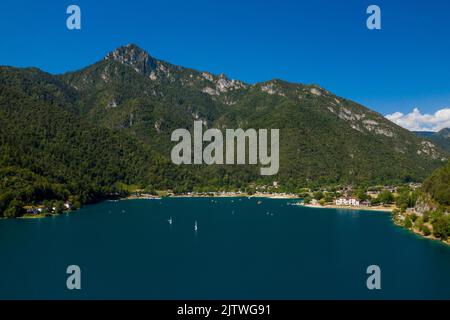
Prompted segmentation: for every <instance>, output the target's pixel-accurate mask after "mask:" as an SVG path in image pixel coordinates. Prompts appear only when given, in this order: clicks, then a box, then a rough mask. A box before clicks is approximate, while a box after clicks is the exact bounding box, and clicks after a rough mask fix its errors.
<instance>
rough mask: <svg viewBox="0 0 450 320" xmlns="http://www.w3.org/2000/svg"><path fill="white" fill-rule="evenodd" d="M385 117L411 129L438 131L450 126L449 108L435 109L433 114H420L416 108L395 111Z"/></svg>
mask: <svg viewBox="0 0 450 320" xmlns="http://www.w3.org/2000/svg"><path fill="white" fill-rule="evenodd" d="M386 118H387V119H389V120H391V121H392V122H394V123H396V124H398V125H399V126H401V127H403V128H405V129H408V130H411V131H440V130H442V129H444V128H450V108H444V109H441V110H439V111H436V112H435V113H434V114H422V113H420V110H419V109H418V108H414V110H413V111H412V112H411V113H408V114H403V113H401V112H395V113H393V114H388V115H386Z"/></svg>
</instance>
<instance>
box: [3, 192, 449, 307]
mask: <svg viewBox="0 0 450 320" xmlns="http://www.w3.org/2000/svg"><path fill="white" fill-rule="evenodd" d="M293 202H294V200H281V199H258V198H250V199H247V198H165V199H161V200H124V201H119V202H110V201H105V202H102V203H99V204H95V205H90V206H85V207H83V208H82V209H81V210H79V211H76V212H73V213H70V214H63V215H61V216H57V217H49V218H45V219H29V220H2V221H0V299H52V298H56V299H449V298H450V247H448V246H446V245H443V244H441V243H439V242H437V241H431V240H427V239H423V238H421V237H419V236H417V235H414V234H412V233H410V232H408V231H406V230H404V229H401V228H399V227H397V226H395V225H394V224H393V223H392V222H391V219H390V215H389V214H388V213H380V212H371V211H348V210H335V209H311V208H306V207H298V206H292V205H289V204H292V203H293ZM170 218H172V223H169V221H168V220H169V219H170ZM196 221H197V226H198V230H197V231H195V230H194V225H195V222H196ZM69 265H78V266H79V267H80V268H81V286H82V289H81V290H72V291H71V290H68V289H67V287H66V279H67V277H68V275H67V274H66V268H67V266H69ZM369 265H378V266H380V268H381V286H382V289H381V290H374V291H371V290H368V289H367V286H366V280H367V277H368V275H367V274H366V268H367V267H368V266H369Z"/></svg>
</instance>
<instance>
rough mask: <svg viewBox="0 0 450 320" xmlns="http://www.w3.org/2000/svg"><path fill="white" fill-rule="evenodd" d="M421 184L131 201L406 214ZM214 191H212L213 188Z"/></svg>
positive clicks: (265, 189) (252, 188)
mask: <svg viewBox="0 0 450 320" xmlns="http://www.w3.org/2000/svg"><path fill="white" fill-rule="evenodd" d="M420 187H421V184H420V183H410V184H405V185H399V186H372V187H366V188H362V187H353V186H336V187H323V188H316V189H310V188H302V189H299V190H298V191H297V192H296V193H292V192H288V191H287V190H285V189H284V188H283V187H282V186H281V185H280V184H279V183H278V182H273V185H270V186H267V185H261V186H257V185H255V184H252V185H249V187H247V188H245V189H243V190H241V189H236V190H226V191H220V190H215V191H207V190H206V188H198V189H197V188H194V190H192V191H184V192H176V191H172V190H169V191H154V192H146V191H145V190H136V191H134V192H132V193H131V195H130V196H129V197H128V199H155V198H156V199H159V198H160V197H255V198H258V197H261V198H274V199H301V200H300V201H298V202H295V203H293V205H299V206H307V207H313V208H315V207H317V208H349V209H354V210H358V209H361V210H379V211H393V210H395V209H401V210H402V211H405V210H406V209H408V208H412V207H414V205H415V203H416V201H417V197H418V194H419V191H418V190H419V189H420ZM209 190H210V189H209Z"/></svg>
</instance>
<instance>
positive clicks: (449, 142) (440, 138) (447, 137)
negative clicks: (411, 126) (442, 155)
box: [415, 128, 450, 152]
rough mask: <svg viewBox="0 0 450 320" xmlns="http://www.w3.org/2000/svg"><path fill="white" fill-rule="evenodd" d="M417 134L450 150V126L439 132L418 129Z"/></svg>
mask: <svg viewBox="0 0 450 320" xmlns="http://www.w3.org/2000/svg"><path fill="white" fill-rule="evenodd" d="M415 134H417V135H418V136H419V137H423V138H427V139H428V140H430V141H432V142H433V143H435V144H436V145H437V146H439V147H441V148H442V149H443V150H445V151H447V152H450V128H444V129H442V130H441V131H439V132H430V131H416V132H415Z"/></svg>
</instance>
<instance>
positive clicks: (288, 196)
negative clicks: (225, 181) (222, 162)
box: [121, 192, 301, 200]
mask: <svg viewBox="0 0 450 320" xmlns="http://www.w3.org/2000/svg"><path fill="white" fill-rule="evenodd" d="M162 198H267V199H301V198H300V197H299V196H297V195H295V194H279V193H255V194H252V195H249V194H247V193H233V192H229V193H221V192H218V193H204V194H203V193H202V194H165V195H151V194H141V195H130V196H128V197H125V198H123V199H121V200H136V199H141V200H159V199H162Z"/></svg>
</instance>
